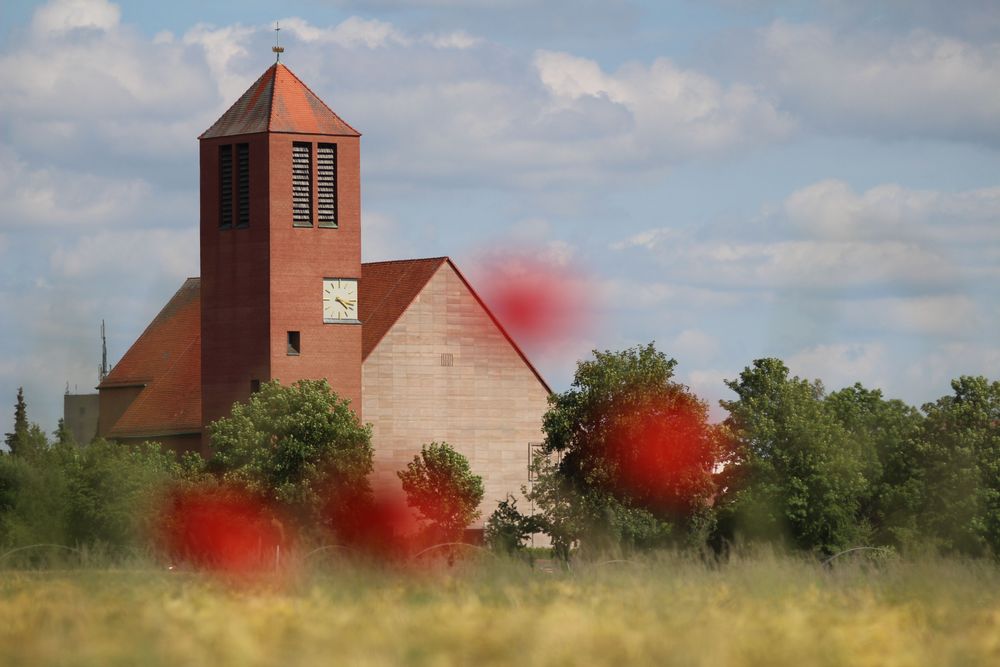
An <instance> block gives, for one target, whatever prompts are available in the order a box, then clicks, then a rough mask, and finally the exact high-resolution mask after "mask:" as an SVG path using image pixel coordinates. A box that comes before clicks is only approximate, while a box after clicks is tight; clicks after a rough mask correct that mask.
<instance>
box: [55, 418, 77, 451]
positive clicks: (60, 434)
mask: <svg viewBox="0 0 1000 667" xmlns="http://www.w3.org/2000/svg"><path fill="white" fill-rule="evenodd" d="M52 437H54V438H55V444H57V445H74V444H76V439H75V438H74V437H73V433H72V432H71V431H70V430H69V428H68V427H67V426H66V420H65V419H63V418H62V417H60V418H59V423H58V424H57V425H56V430H55V431H53V432H52Z"/></svg>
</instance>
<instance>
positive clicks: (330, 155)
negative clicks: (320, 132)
mask: <svg viewBox="0 0 1000 667" xmlns="http://www.w3.org/2000/svg"><path fill="white" fill-rule="evenodd" d="M316 188H317V193H316V218H317V220H318V225H319V226H320V227H336V226H337V144H319V145H317V146H316Z"/></svg>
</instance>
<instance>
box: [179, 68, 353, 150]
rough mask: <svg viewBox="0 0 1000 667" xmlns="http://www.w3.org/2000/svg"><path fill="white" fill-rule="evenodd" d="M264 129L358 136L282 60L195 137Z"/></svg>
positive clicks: (213, 137) (221, 135) (226, 135)
mask: <svg viewBox="0 0 1000 667" xmlns="http://www.w3.org/2000/svg"><path fill="white" fill-rule="evenodd" d="M264 132H282V133H295V134H325V135H329V136H348V137H360V136H361V133H360V132H358V131H357V130H355V129H354V128H353V127H351V126H350V125H348V124H347V122H346V121H344V119H342V118H341V117H340V116H338V115H337V114H336V113H334V112H333V110H332V109H330V107H328V106H327V105H326V103H325V102H323V100H321V99H320V98H319V96H317V95H316V94H315V93H314V92H313V91H312V90H310V89H309V87H308V86H307V85H305V84H304V83H302V81H301V80H300V79H299V78H298V77H297V76H295V74H293V73H292V71H291V70H290V69H288V68H287V67H285V66H284V65H282V64H281V63H275V64H274V65H272V66H271V67H269V68H268V69H267V71H265V72H264V73H263V74H262V75H261V76H260V78H258V79H257V81H255V82H254V84H253V85H252V86H250V87H249V88H248V89H247V90H246V92H245V93H243V95H241V96H240V98H239V99H238V100H236V102H235V103H234V104H233V105H232V106H231V107H229V110H227V111H226V113H224V114H222V116H221V117H220V118H219V119H218V120H217V121H215V123H213V124H212V126H211V127H210V128H208V129H207V130H205V131H204V132H203V133H202V134H201V136H199V137H198V138H199V139H215V138H218V137H231V136H238V135H244V134H260V133H264Z"/></svg>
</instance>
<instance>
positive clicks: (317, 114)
mask: <svg viewBox="0 0 1000 667" xmlns="http://www.w3.org/2000/svg"><path fill="white" fill-rule="evenodd" d="M360 137H361V135H360V134H359V133H358V132H357V131H356V130H354V128H352V127H351V126H350V125H348V124H347V123H345V122H344V121H343V120H342V119H341V118H340V117H339V116H337V114H335V113H334V112H333V111H332V110H331V109H330V108H329V107H328V106H326V104H324V103H323V101H322V100H320V99H319V98H318V97H317V96H316V95H315V94H314V93H313V92H312V91H311V90H309V88H308V87H306V85H305V84H303V83H302V82H301V81H300V80H299V79H298V77H296V76H295V75H294V74H292V72H291V71H290V70H289V69H288V68H287V67H285V66H284V65H282V64H280V63H275V64H274V65H273V66H272V67H270V68H269V69H268V70H267V71H266V72H264V74H263V75H262V76H261V77H260V78H259V79H258V80H257V81H256V82H255V83H254V84H253V85H252V86H251V87H250V88H249V89H248V90H247V91H246V92H245V93H244V94H243V96H242V97H240V98H239V100H237V101H236V103H235V104H234V105H233V106H232V107H231V108H230V109H229V110H228V111H227V112H226V113H225V114H223V116H222V117H221V118H219V120H217V121H216V122H215V124H213V125H212V127H210V128H209V129H208V130H207V131H206V132H205V133H204V134H202V135H201V136H200V137H199V143H200V151H201V157H200V162H201V407H202V423H203V424H204V425H207V424H209V423H211V422H212V421H214V420H216V419H218V418H220V417H223V416H226V415H228V414H229V411H230V409H231V407H232V405H233V403H234V402H235V401H245V400H246V399H247V398H248V397H249V396H250V394H251V393H252V392H253V391H254V390H255V389H256V388H257V387H258V386H259V385H260V383H261V382H266V381H268V380H280V381H281V383H282V384H289V383H291V382H294V381H296V380H300V379H305V378H310V379H318V378H326V379H327V380H329V382H330V385H331V386H332V387H333V389H334V391H336V392H337V393H338V394H339V395H340V396H341V397H344V398H348V399H350V401H351V407H352V408H353V409H354V410H355V411H356V412H357V413H359V415H360V412H361V353H362V350H361V323H360V322H359V319H358V313H359V310H358V299H359V294H358V281H359V278H360V277H361V179H360ZM360 296H363V295H360ZM203 441H207V435H206V436H204V437H203Z"/></svg>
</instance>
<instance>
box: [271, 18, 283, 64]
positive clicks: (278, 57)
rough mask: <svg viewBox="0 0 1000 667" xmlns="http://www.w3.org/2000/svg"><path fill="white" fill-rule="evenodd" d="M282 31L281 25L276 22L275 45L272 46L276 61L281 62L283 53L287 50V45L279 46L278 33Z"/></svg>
mask: <svg viewBox="0 0 1000 667" xmlns="http://www.w3.org/2000/svg"><path fill="white" fill-rule="evenodd" d="M280 31H281V27H280V26H279V25H278V22H277V21H275V22H274V46H272V47H271V51H273V52H274V62H276V63H280V62H281V54H282V53H284V52H285V47H283V46H278V33H279V32H280Z"/></svg>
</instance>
